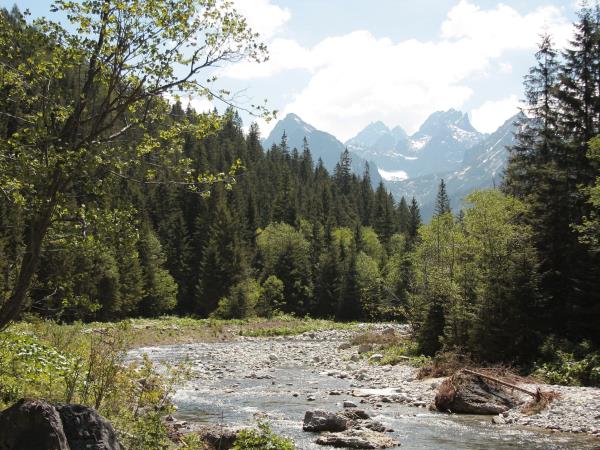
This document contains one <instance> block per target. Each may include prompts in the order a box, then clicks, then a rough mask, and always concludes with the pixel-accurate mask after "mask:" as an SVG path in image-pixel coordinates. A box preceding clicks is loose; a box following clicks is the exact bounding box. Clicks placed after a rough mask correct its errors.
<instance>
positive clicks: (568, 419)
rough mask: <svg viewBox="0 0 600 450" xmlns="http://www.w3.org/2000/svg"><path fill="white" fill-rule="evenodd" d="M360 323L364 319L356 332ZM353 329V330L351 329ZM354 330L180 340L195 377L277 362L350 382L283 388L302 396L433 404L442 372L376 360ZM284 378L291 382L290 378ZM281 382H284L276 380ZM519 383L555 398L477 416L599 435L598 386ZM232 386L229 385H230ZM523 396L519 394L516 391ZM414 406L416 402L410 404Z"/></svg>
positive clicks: (245, 372) (253, 374) (269, 368)
mask: <svg viewBox="0 0 600 450" xmlns="http://www.w3.org/2000/svg"><path fill="white" fill-rule="evenodd" d="M366 330H367V326H366V325H365V328H364V330H363V331H366ZM368 330H369V331H371V332H377V333H390V332H392V331H393V332H394V333H399V334H404V333H406V332H407V329H406V327H405V326H403V325H390V324H381V325H369V326H368ZM358 332H360V331H358ZM356 333H357V331H350V330H324V331H316V332H307V333H304V334H300V335H296V336H284V337H273V338H255V337H244V336H240V337H237V338H236V340H235V341H234V342H232V343H229V344H224V345H214V344H210V343H198V344H191V345H188V346H187V347H185V350H186V351H187V352H188V353H189V355H190V356H191V355H194V354H198V353H199V351H201V352H202V354H203V358H202V359H198V360H192V361H191V362H192V366H193V376H194V379H195V380H197V381H202V380H211V381H215V380H222V379H228V380H231V379H246V380H252V379H256V380H270V382H271V384H272V385H273V386H277V385H278V384H279V383H280V382H279V380H278V379H277V378H276V369H277V368H281V367H286V368H294V367H298V368H303V369H304V370H308V371H310V372H312V373H314V374H319V375H324V376H327V377H331V378H337V379H341V380H345V381H347V383H346V385H347V386H349V389H342V390H336V389H330V390H323V389H321V388H320V387H319V386H315V385H305V386H302V387H301V388H299V387H298V386H289V389H288V390H287V391H285V390H284V392H287V394H288V395H289V396H291V397H296V398H297V397H301V398H304V399H306V401H308V402H312V401H316V402H318V401H319V400H323V399H324V398H326V397H330V398H331V396H337V397H336V398H339V403H340V405H341V404H344V406H358V407H361V408H362V407H367V408H369V409H371V410H373V411H377V410H381V409H385V407H386V404H390V403H400V404H403V405H406V406H411V407H415V408H420V409H421V411H423V412H427V408H429V407H430V405H432V404H433V401H434V398H435V395H436V393H437V390H438V387H439V385H440V384H441V382H442V381H443V379H442V378H436V379H432V378H430V379H423V380H419V379H417V378H416V374H417V371H418V370H417V369H416V368H414V367H412V366H410V365H408V364H398V365H395V366H391V365H383V366H381V365H376V364H373V363H372V362H369V360H368V358H367V357H365V355H360V354H359V352H358V350H359V349H358V346H356V345H354V346H353V345H350V342H351V340H352V338H353V337H354V336H355V335H356ZM290 384H291V383H290ZM283 387H284V388H285V386H283ZM523 387H526V388H529V389H533V390H535V389H536V388H537V387H540V388H541V389H542V390H543V391H555V392H558V393H559V394H560V397H559V398H557V399H556V400H554V401H553V402H552V403H550V404H549V406H548V407H547V408H546V409H545V410H543V411H541V412H540V413H537V414H535V415H526V414H524V413H523V412H521V408H520V407H519V406H517V407H515V408H513V409H511V410H509V411H507V412H505V413H502V414H500V415H499V416H494V417H490V416H481V417H482V420H486V421H488V422H492V423H494V424H497V426H498V427H514V426H515V425H517V426H524V427H539V428H543V429H547V430H551V431H552V432H554V431H563V432H573V433H587V434H591V435H595V436H600V389H595V388H577V387H562V386H550V385H539V386H538V385H535V386H526V385H523ZM230 389H231V392H234V391H235V389H236V386H235V384H234V385H232V386H231V388H230ZM523 400H526V398H523ZM415 411H416V412H418V411H419V410H418V409H415Z"/></svg>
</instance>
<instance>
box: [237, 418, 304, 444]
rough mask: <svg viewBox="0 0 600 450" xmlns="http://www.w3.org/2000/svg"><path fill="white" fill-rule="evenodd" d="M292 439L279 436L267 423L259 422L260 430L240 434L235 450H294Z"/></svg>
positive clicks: (245, 431)
mask: <svg viewBox="0 0 600 450" xmlns="http://www.w3.org/2000/svg"><path fill="white" fill-rule="evenodd" d="M295 448H296V447H295V446H294V443H293V441H292V440H291V439H287V438H284V437H281V436H277V435H276V434H275V433H273V430H271V427H269V425H268V424H267V423H265V422H258V430H253V429H247V430H242V431H240V432H239V434H238V436H237V438H236V440H235V444H234V445H233V450H294V449H295Z"/></svg>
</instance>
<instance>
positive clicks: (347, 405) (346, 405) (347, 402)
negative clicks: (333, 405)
mask: <svg viewBox="0 0 600 450" xmlns="http://www.w3.org/2000/svg"><path fill="white" fill-rule="evenodd" d="M343 406H344V408H356V403H354V402H352V401H350V400H344V403H343Z"/></svg>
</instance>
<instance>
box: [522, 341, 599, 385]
mask: <svg viewBox="0 0 600 450" xmlns="http://www.w3.org/2000/svg"><path fill="white" fill-rule="evenodd" d="M541 354H542V359H541V361H540V362H538V364H536V366H535V370H534V375H536V376H540V377H542V378H544V379H545V380H546V381H547V382H549V383H552V384H562V385H573V386H600V352H599V351H593V350H592V346H591V344H590V343H589V342H586V341H583V342H580V343H578V344H573V343H571V342H569V341H565V340H558V339H556V338H554V337H550V338H548V339H547V340H546V342H545V343H544V345H543V346H542V348H541Z"/></svg>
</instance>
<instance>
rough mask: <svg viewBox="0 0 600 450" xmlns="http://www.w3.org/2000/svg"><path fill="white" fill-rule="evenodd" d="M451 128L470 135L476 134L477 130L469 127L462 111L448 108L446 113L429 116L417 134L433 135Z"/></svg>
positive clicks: (468, 122)
mask: <svg viewBox="0 0 600 450" xmlns="http://www.w3.org/2000/svg"><path fill="white" fill-rule="evenodd" d="M452 126H454V127H457V128H460V129H461V130H464V131H468V132H470V133H477V130H475V128H473V125H471V121H470V120H469V115H468V114H467V113H464V112H462V111H457V110H456V109H454V108H450V109H449V110H447V111H436V112H434V113H433V114H431V115H430V116H429V117H428V118H427V119H426V120H425V122H423V125H421V127H420V128H419V132H418V133H419V134H427V135H433V134H436V133H437V132H439V131H440V130H442V129H448V128H450V127H452Z"/></svg>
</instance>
